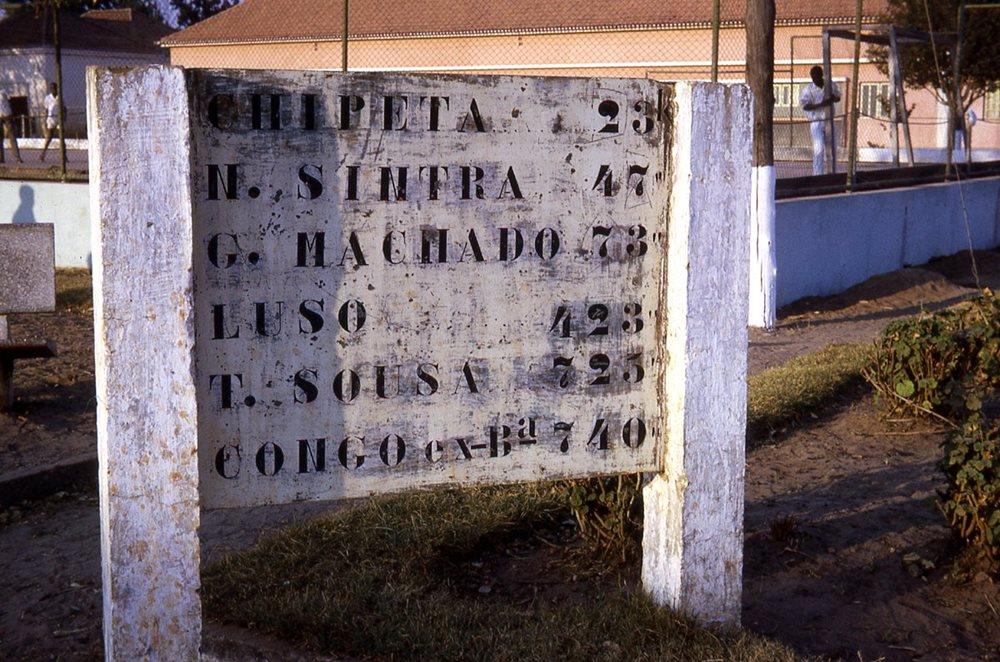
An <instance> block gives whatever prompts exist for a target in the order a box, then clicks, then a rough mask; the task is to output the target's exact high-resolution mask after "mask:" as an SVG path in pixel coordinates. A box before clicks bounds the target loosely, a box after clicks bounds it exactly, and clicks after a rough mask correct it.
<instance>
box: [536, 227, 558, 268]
mask: <svg viewBox="0 0 1000 662" xmlns="http://www.w3.org/2000/svg"><path fill="white" fill-rule="evenodd" d="M559 244H560V241H559V233H558V232H556V231H555V230H553V229H552V228H543V229H542V230H541V232H539V233H538V234H537V235H535V254H536V255H538V257H540V258H542V259H543V260H551V259H552V258H554V257H555V256H556V255H557V254H558V253H559Z"/></svg>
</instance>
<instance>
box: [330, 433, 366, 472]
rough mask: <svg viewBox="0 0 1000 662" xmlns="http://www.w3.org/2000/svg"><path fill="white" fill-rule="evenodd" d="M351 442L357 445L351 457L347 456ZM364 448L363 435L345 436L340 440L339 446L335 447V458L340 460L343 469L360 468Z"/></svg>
mask: <svg viewBox="0 0 1000 662" xmlns="http://www.w3.org/2000/svg"><path fill="white" fill-rule="evenodd" d="M351 444H355V445H357V447H358V451H357V453H356V454H355V455H354V457H353V458H351V457H349V455H350V451H351V448H350V447H351ZM364 448H365V438H364V437H346V438H345V439H344V440H343V441H341V442H340V448H338V449H337V459H338V460H340V465H341V466H342V467H344V468H345V469H360V468H361V465H363V464H364V463H365V454H364ZM352 465H353V466H352Z"/></svg>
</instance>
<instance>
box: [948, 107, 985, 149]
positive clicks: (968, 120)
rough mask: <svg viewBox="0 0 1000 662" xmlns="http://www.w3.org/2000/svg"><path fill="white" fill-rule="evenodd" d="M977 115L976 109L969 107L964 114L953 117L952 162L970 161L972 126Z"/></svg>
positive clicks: (976, 120)
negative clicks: (953, 140) (953, 141)
mask: <svg viewBox="0 0 1000 662" xmlns="http://www.w3.org/2000/svg"><path fill="white" fill-rule="evenodd" d="M978 121H979V117H978V116H977V115H976V111H974V110H972V109H971V108H969V109H968V110H967V111H965V114H964V115H959V116H958V117H957V118H956V119H955V153H954V154H953V156H952V162H953V163H963V162H964V163H970V162H971V161H972V127H974V126H976V122H978Z"/></svg>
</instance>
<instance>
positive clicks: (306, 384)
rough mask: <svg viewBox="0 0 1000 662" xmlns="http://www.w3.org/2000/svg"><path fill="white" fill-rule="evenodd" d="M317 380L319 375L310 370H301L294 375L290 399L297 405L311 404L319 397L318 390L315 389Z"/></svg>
mask: <svg viewBox="0 0 1000 662" xmlns="http://www.w3.org/2000/svg"><path fill="white" fill-rule="evenodd" d="M318 378H319V374H318V373H317V372H316V371H315V370H312V369H310V368H303V369H302V370H299V371H298V372H297V373H295V377H294V378H293V380H292V383H293V387H294V393H293V396H292V398H293V399H294V400H295V402H297V403H300V404H301V403H306V402H312V401H313V400H315V399H316V397H317V396H318V395H319V388H317V387H316V382H315V381H314V380H317V379H318Z"/></svg>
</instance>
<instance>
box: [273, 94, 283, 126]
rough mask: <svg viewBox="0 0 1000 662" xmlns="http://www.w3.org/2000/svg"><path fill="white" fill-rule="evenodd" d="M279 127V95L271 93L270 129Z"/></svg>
mask: <svg viewBox="0 0 1000 662" xmlns="http://www.w3.org/2000/svg"><path fill="white" fill-rule="evenodd" d="M280 128H281V95H280V94H272V95H271V130H273V131H277V130H278V129H280Z"/></svg>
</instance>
